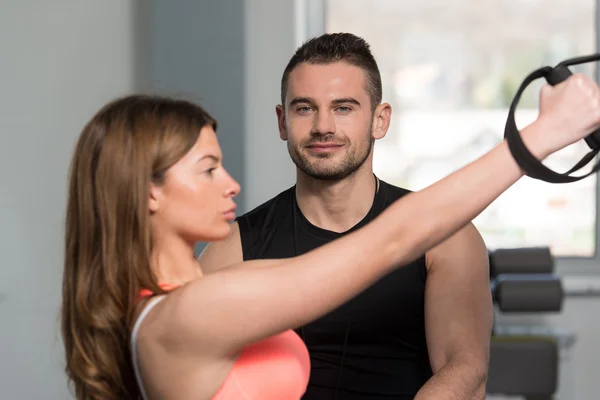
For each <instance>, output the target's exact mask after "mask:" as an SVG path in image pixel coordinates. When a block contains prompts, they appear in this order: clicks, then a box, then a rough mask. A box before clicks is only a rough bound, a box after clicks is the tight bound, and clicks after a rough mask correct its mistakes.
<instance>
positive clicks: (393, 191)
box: [379, 179, 412, 207]
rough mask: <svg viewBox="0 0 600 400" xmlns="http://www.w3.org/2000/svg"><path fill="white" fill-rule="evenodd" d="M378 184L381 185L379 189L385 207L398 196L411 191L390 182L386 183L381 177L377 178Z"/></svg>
mask: <svg viewBox="0 0 600 400" xmlns="http://www.w3.org/2000/svg"><path fill="white" fill-rule="evenodd" d="M379 184H380V185H381V189H380V190H381V193H382V194H383V196H384V198H383V201H384V204H385V206H386V207H387V206H389V205H390V204H391V203H393V202H394V201H396V200H398V199H399V198H401V197H403V196H405V195H407V194H409V193H412V190H410V189H406V188H403V187H400V186H395V185H392V184H391V183H388V182H386V181H384V180H382V179H380V180H379Z"/></svg>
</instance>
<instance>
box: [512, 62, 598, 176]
mask: <svg viewBox="0 0 600 400" xmlns="http://www.w3.org/2000/svg"><path fill="white" fill-rule="evenodd" d="M599 60H600V53H599V54H593V55H591V56H584V57H577V58H572V59H569V60H566V61H563V62H561V63H560V64H558V65H557V66H556V67H554V68H552V67H542V68H540V69H538V70H536V71H534V72H532V73H531V74H529V75H528V76H527V78H525V80H524V81H523V83H522V84H521V86H520V87H519V90H518V91H517V94H516V95H515V98H514V99H513V101H512V104H511V106H510V111H509V114H508V118H507V120H506V127H505V130H504V138H505V139H506V141H507V142H508V147H509V148H510V152H511V153H512V155H513V157H514V158H515V160H516V161H517V163H518V164H519V166H520V167H521V168H522V169H523V171H525V174H526V175H527V176H529V177H531V178H534V179H539V180H542V181H545V182H550V183H567V182H576V181H579V180H581V179H583V178H586V177H588V176H590V175H592V174H593V173H595V172H597V171H598V170H600V162H598V163H596V165H595V166H594V167H593V168H592V170H591V171H590V172H588V173H587V174H585V175H582V176H572V175H570V174H571V173H573V172H575V171H578V170H580V169H581V168H583V167H584V166H586V165H587V164H589V162H590V161H591V160H592V159H593V158H594V157H595V156H596V155H597V154H598V151H599V150H600V129H599V130H596V131H595V132H593V133H591V134H590V135H588V136H587V137H586V138H585V141H586V143H587V144H588V146H589V147H590V148H591V149H592V150H591V151H590V152H589V153H588V154H586V155H585V156H584V157H583V158H582V159H581V160H580V161H579V162H578V163H577V164H576V165H575V166H574V167H573V168H571V169H570V170H569V171H567V172H564V173H558V172H555V171H553V170H551V169H550V168H548V167H546V166H545V165H544V164H542V162H541V161H539V160H538V159H537V158H535V156H533V154H531V152H530V151H529V149H527V147H526V146H525V143H523V140H522V139H521V135H520V133H519V130H518V129H517V125H516V123H515V111H516V108H517V106H518V104H519V100H520V99H521V95H522V94H523V91H524V90H525V89H526V88H527V86H529V85H530V84H531V82H533V81H534V80H536V79H539V78H545V79H546V81H547V82H548V83H549V84H550V85H552V86H554V85H557V84H559V83H561V82H563V81H564V80H566V79H567V78H568V77H569V76H571V75H572V73H571V71H570V70H569V68H568V67H567V66H568V65H575V64H583V63H587V62H592V61H599Z"/></svg>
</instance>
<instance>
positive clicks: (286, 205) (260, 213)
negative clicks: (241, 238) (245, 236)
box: [236, 186, 295, 231]
mask: <svg viewBox="0 0 600 400" xmlns="http://www.w3.org/2000/svg"><path fill="white" fill-rule="evenodd" d="M294 190H295V186H292V187H290V188H288V189H286V190H284V191H283V192H281V193H279V194H278V195H277V196H275V197H272V198H271V199H269V200H267V201H265V202H264V203H262V204H260V205H258V206H256V207H255V208H253V209H252V210H250V211H248V212H246V213H245V214H242V215H240V216H239V217H237V219H236V221H237V222H238V225H239V226H240V230H241V231H248V230H252V229H255V228H257V227H264V225H265V224H267V225H269V224H271V223H273V222H275V221H276V220H277V219H279V218H280V217H281V216H282V214H284V213H285V212H286V210H289V209H291V208H290V206H291V205H292V204H293V198H294Z"/></svg>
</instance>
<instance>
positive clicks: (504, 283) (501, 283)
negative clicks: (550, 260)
mask: <svg viewBox="0 0 600 400" xmlns="http://www.w3.org/2000/svg"><path fill="white" fill-rule="evenodd" d="M563 298H564V291H563V287H562V283H561V280H560V278H559V277H557V276H554V275H545V274H541V275H539V274H536V275H500V276H498V277H497V278H496V281H495V286H494V299H495V301H496V303H497V304H498V307H499V309H500V310H501V311H502V312H559V311H561V310H562V305H563Z"/></svg>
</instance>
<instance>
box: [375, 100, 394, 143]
mask: <svg viewBox="0 0 600 400" xmlns="http://www.w3.org/2000/svg"><path fill="white" fill-rule="evenodd" d="M391 119H392V106H391V105H389V104H388V103H381V104H380V105H378V106H377V108H376V109H375V111H374V112H373V126H372V127H371V132H372V135H373V139H376V140H377V139H381V138H383V137H384V136H385V135H386V133H387V131H388V129H389V127H390V121H391Z"/></svg>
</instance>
